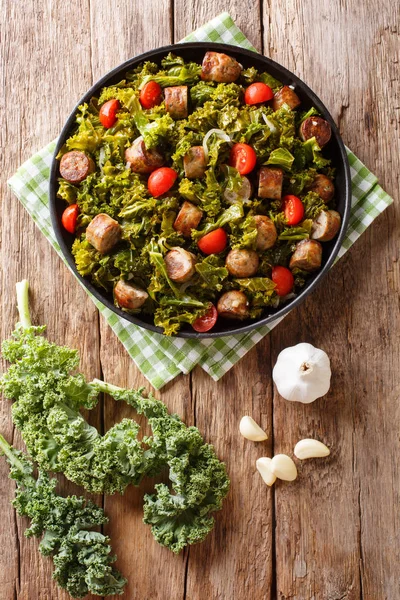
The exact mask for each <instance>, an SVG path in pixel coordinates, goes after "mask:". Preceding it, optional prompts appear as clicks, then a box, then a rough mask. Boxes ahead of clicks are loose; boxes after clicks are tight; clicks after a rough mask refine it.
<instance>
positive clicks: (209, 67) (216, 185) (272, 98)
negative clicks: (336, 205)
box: [58, 52, 340, 335]
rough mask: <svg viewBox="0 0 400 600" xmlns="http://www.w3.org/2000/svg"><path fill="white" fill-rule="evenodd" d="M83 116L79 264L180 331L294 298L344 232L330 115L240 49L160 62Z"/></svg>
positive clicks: (76, 137) (250, 314) (74, 163)
mask: <svg viewBox="0 0 400 600" xmlns="http://www.w3.org/2000/svg"><path fill="white" fill-rule="evenodd" d="M76 121H77V127H76V130H75V131H74V134H73V135H72V136H71V137H70V138H69V139H68V140H67V142H66V144H65V145H64V146H63V148H62V150H61V151H60V153H59V155H58V158H59V159H60V164H59V169H60V176H61V177H60V179H59V188H58V196H59V197H60V198H63V199H64V200H65V201H66V202H67V203H68V207H67V208H66V209H65V211H64V214H63V217H62V223H63V226H64V227H65V229H66V230H67V231H69V232H70V233H73V234H75V235H76V239H75V241H74V244H73V247H72V252H73V255H74V258H75V262H76V266H77V269H78V271H79V273H80V274H81V275H83V276H86V277H88V278H90V280H91V281H92V283H94V285H95V286H97V287H99V288H102V289H104V290H105V291H107V292H109V293H112V294H113V297H114V302H115V304H116V305H117V306H119V307H120V308H122V309H123V310H124V311H127V312H130V313H134V314H140V313H141V314H142V315H153V318H154V323H155V324H156V325H158V326H160V327H162V328H163V330H164V332H165V333H166V334H167V335H173V334H176V333H177V332H178V331H179V329H180V328H181V326H182V325H183V324H185V323H188V324H190V325H191V326H192V327H193V328H194V329H195V330H196V331H201V332H204V331H208V330H210V329H212V327H213V326H214V325H215V323H216V321H217V319H219V318H221V319H255V318H259V317H260V316H261V315H262V314H263V313H264V311H267V310H268V308H271V307H277V306H279V305H280V304H281V303H284V302H285V301H287V300H288V299H290V298H292V297H293V295H294V294H296V292H297V291H298V290H299V289H300V288H301V287H302V286H303V285H304V283H305V279H306V278H307V276H308V275H309V274H310V273H311V272H313V271H316V270H318V269H319V268H320V266H321V260H322V245H321V242H325V241H329V240H331V239H333V238H334V237H335V235H336V234H337V233H338V231H339V228H340V215H339V213H338V212H336V211H335V210H333V201H334V194H335V187H334V183H333V176H334V171H333V169H332V168H331V166H330V161H329V160H328V159H327V158H325V157H324V156H323V155H322V152H321V149H322V148H323V147H324V146H325V145H326V144H327V143H328V142H329V140H330V136H331V128H330V125H329V123H328V122H327V121H325V120H324V119H322V118H321V117H320V116H319V115H318V113H317V111H316V110H315V109H314V108H312V109H311V110H308V111H307V112H304V111H303V112H302V110H301V101H300V98H299V97H298V96H297V94H296V91H295V90H294V89H292V88H291V87H289V86H283V85H282V84H281V83H280V82H279V81H277V80H276V79H274V78H273V77H271V76H270V75H269V74H268V73H259V72H257V70H256V69H255V68H254V67H252V68H248V69H243V68H242V66H241V65H240V64H239V63H238V62H237V61H236V60H235V59H234V58H232V57H230V56H227V55H226V54H221V53H217V52H207V53H206V54H205V56H204V60H203V63H202V65H200V64H197V63H193V62H189V63H187V62H185V61H184V60H183V59H182V58H181V57H179V56H175V55H172V54H169V55H168V56H166V57H165V58H164V59H163V60H162V61H161V67H160V66H159V65H156V64H153V63H151V62H146V63H144V64H142V65H140V66H139V67H138V68H136V69H135V70H134V71H133V72H130V73H127V74H126V79H125V80H123V81H121V82H120V83H118V84H117V85H112V86H108V87H105V88H103V89H102V90H101V93H100V96H99V97H98V98H92V99H91V101H90V103H89V104H83V105H82V106H80V107H79V110H78V114H77V117H76Z"/></svg>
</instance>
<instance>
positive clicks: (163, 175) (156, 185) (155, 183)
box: [147, 167, 178, 198]
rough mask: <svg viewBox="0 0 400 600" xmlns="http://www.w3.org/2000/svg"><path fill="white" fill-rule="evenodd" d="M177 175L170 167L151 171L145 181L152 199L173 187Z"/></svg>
mask: <svg viewBox="0 0 400 600" xmlns="http://www.w3.org/2000/svg"><path fill="white" fill-rule="evenodd" d="M177 177H178V173H177V172H176V171H174V169H171V168H170V167H160V168H159V169H156V170H155V171H153V172H152V173H151V175H150V177H149V179H148V181H147V187H148V190H149V192H150V194H151V195H152V196H154V198H158V196H162V195H163V194H165V192H168V190H169V189H171V188H172V186H173V185H174V183H175V181H176V178H177Z"/></svg>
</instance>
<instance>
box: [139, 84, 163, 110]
mask: <svg viewBox="0 0 400 600" xmlns="http://www.w3.org/2000/svg"><path fill="white" fill-rule="evenodd" d="M139 100H140V104H141V105H142V106H143V108H153V107H154V106H157V105H158V104H161V100H162V89H161V86H160V85H159V84H158V83H157V82H156V81H149V82H148V83H146V85H144V86H143V88H142V89H141V90H140V96H139Z"/></svg>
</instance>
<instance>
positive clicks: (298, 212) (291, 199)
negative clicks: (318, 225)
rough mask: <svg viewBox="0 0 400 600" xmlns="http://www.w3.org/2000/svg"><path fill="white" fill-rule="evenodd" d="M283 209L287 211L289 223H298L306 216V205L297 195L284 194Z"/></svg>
mask: <svg viewBox="0 0 400 600" xmlns="http://www.w3.org/2000/svg"><path fill="white" fill-rule="evenodd" d="M282 210H283V212H284V213H285V217H286V220H287V222H288V225H297V224H298V223H300V221H302V220H303V218H304V206H303V203H302V201H301V200H300V198H298V197H297V196H292V195H290V194H289V195H288V196H283V198H282Z"/></svg>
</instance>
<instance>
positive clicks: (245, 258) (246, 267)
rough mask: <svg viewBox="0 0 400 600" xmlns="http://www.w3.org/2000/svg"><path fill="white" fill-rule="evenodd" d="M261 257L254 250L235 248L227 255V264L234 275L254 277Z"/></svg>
mask: <svg viewBox="0 0 400 600" xmlns="http://www.w3.org/2000/svg"><path fill="white" fill-rule="evenodd" d="M259 263H260V259H259V258H258V254H257V252H254V250H241V249H240V248H234V249H233V250H231V251H230V252H229V254H228V256H227V257H226V260H225V266H226V268H227V269H228V271H229V273H230V274H231V275H233V276H234V277H252V276H253V275H255V274H256V272H257V269H258V265H259Z"/></svg>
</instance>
